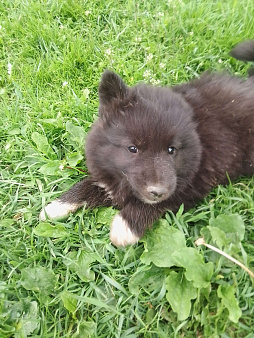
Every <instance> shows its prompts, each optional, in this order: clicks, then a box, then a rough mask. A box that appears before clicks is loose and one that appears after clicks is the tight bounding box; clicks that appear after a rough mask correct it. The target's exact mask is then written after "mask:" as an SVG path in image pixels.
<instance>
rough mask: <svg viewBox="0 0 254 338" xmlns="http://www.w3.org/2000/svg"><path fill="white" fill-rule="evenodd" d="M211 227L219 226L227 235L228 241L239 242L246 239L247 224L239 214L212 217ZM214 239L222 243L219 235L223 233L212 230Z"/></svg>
mask: <svg viewBox="0 0 254 338" xmlns="http://www.w3.org/2000/svg"><path fill="white" fill-rule="evenodd" d="M209 225H210V227H209V229H211V228H212V227H215V228H219V229H220V230H221V231H223V232H224V233H225V235H226V237H225V238H226V239H227V242H228V243H233V244H239V242H241V241H242V240H243V239H244V232H245V226H244V222H243V219H242V217H241V216H240V215H238V214H233V215H219V216H218V217H216V218H211V219H210V222H209ZM211 235H212V236H213V240H214V241H215V242H217V243H220V244H221V242H220V239H219V236H220V235H221V233H216V232H214V231H213V233H212V232H211Z"/></svg>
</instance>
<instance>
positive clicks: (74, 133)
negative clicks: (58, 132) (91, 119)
mask: <svg viewBox="0 0 254 338" xmlns="http://www.w3.org/2000/svg"><path fill="white" fill-rule="evenodd" d="M66 131H67V132H68V133H69V137H68V138H69V140H73V141H74V142H76V143H77V144H79V145H80V146H83V144H84V139H85V136H86V133H85V131H84V128H82V127H79V126H75V125H74V124H73V123H71V122H70V121H67V122H66Z"/></svg>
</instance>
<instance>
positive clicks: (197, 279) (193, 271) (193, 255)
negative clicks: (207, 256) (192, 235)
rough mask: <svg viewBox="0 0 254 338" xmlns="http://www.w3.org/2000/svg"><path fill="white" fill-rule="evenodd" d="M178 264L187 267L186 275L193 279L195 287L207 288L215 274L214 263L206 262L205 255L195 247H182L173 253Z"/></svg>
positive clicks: (190, 279)
mask: <svg viewBox="0 0 254 338" xmlns="http://www.w3.org/2000/svg"><path fill="white" fill-rule="evenodd" d="M172 258H173V259H174V262H175V263H176V265H177V266H180V267H183V268H185V269H186V272H185V277H186V278H187V279H188V280H189V281H193V285H194V287H197V288H207V287H208V286H209V285H210V283H211V277H212V275H213V263H211V262H208V263H204V261H203V257H202V256H201V255H200V254H199V253H198V251H197V250H196V249H194V248H182V250H180V251H176V252H174V253H172Z"/></svg>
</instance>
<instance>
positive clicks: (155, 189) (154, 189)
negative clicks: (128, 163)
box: [147, 185, 167, 198]
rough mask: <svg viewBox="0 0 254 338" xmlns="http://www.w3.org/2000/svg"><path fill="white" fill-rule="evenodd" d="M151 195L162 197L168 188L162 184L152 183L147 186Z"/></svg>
mask: <svg viewBox="0 0 254 338" xmlns="http://www.w3.org/2000/svg"><path fill="white" fill-rule="evenodd" d="M147 191H148V193H149V195H150V196H152V197H155V198H161V197H163V195H165V194H166V193H167V189H166V188H165V187H163V186H161V185H151V186H149V187H148V188H147Z"/></svg>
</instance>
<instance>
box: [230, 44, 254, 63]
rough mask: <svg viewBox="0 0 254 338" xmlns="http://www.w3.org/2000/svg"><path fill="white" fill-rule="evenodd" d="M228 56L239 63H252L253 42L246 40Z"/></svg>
mask: <svg viewBox="0 0 254 338" xmlns="http://www.w3.org/2000/svg"><path fill="white" fill-rule="evenodd" d="M230 55H231V56H233V57H234V58H235V59H237V60H241V61H254V40H246V41H243V42H240V43H239V44H238V45H236V46H235V47H234V48H233V49H232V50H231V52H230Z"/></svg>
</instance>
